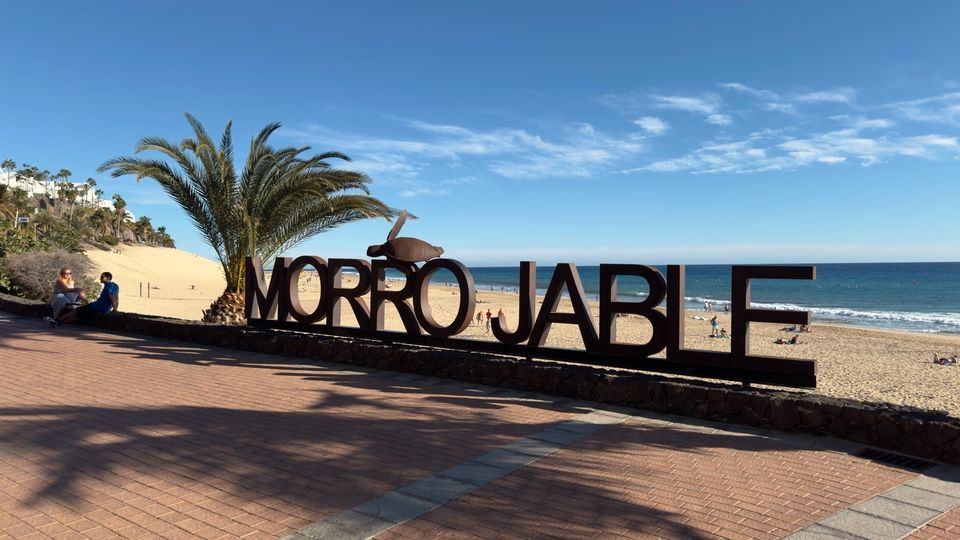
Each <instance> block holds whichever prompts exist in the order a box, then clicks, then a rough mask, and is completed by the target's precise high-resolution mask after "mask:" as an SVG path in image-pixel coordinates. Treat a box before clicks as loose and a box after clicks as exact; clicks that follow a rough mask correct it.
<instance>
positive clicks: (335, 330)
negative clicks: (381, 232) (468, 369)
mask: <svg viewBox="0 0 960 540" xmlns="http://www.w3.org/2000/svg"><path fill="white" fill-rule="evenodd" d="M247 324H248V325H250V326H253V327H257V328H274V329H278V330H293V331H297V332H307V333H311V334H320V335H326V336H334V337H348V338H351V339H357V340H366V341H376V342H381V343H384V344H388V345H389V344H391V343H404V344H409V345H419V346H423V347H433V348H440V349H451V350H458V351H470V352H484V353H491V354H498V355H503V356H515V357H522V358H529V359H533V358H539V359H544V360H559V361H562V362H571V363H576V364H585V365H591V366H600V367H615V368H623V369H635V370H638V371H649V372H654V373H669V374H673V375H689V376H691V377H701V378H709V379H721V380H726V381H734V382H740V383H758V384H770V385H775V386H787V387H792V388H816V386H817V376H816V373H815V372H814V373H810V374H805V373H777V372H772V371H759V370H750V369H740V368H732V367H727V366H718V365H707V364H692V363H690V361H689V360H685V361H684V362H683V363H680V362H674V361H671V360H670V359H669V358H646V357H641V358H630V357H624V356H616V355H609V354H603V353H595V352H587V351H583V350H577V349H557V348H551V347H528V346H525V345H506V344H503V343H499V342H497V341H485V340H473V339H463V338H440V337H435V336H431V335H428V334H425V335H419V336H417V335H410V334H406V333H401V332H375V331H371V330H363V329H360V328H349V327H341V326H328V325H325V324H304V323H298V322H293V321H289V322H282V321H276V320H263V319H247Z"/></svg>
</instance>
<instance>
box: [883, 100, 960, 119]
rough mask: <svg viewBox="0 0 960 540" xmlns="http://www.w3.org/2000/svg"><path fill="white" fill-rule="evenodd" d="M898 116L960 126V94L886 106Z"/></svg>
mask: <svg viewBox="0 0 960 540" xmlns="http://www.w3.org/2000/svg"><path fill="white" fill-rule="evenodd" d="M886 107H887V108H889V109H892V110H893V111H894V112H895V113H896V114H897V115H899V116H901V117H902V118H906V119H907V120H913V121H916V122H934V123H944V124H955V125H956V124H960V92H950V93H947V94H941V95H939V96H932V97H927V98H923V99H915V100H911V101H899V102H896V103H891V104H889V105H887V106H886Z"/></svg>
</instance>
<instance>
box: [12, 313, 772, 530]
mask: <svg viewBox="0 0 960 540" xmlns="http://www.w3.org/2000/svg"><path fill="white" fill-rule="evenodd" d="M11 326H12V327H13V328H11V330H12V331H13V334H7V335H6V336H5V337H3V338H0V345H2V346H3V347H6V346H7V345H10V343H9V341H12V340H19V339H24V338H26V339H29V337H30V335H31V334H32V333H35V332H39V331H43V332H46V329H44V328H41V327H37V328H34V327H33V325H30V324H28V323H22V324H21V323H17V324H13V325H11ZM62 337H63V339H64V340H70V339H79V340H89V341H92V342H94V343H97V344H99V345H101V346H104V347H106V348H107V352H108V353H109V354H116V355H118V356H123V357H129V358H132V359H134V360H137V361H140V360H144V361H169V362H176V363H179V364H186V365H190V366H196V367H197V368H198V371H197V374H196V377H198V378H199V377H203V376H204V374H203V370H202V368H203V367H204V366H211V365H223V366H230V367H234V368H246V369H258V370H273V371H274V373H273V375H276V376H282V377H299V378H301V379H303V380H306V381H310V382H315V383H316V385H317V386H318V388H317V390H316V392H317V394H318V396H319V397H317V398H316V400H315V401H314V402H313V403H312V404H311V405H310V406H309V407H307V408H305V409H303V410H298V411H293V412H290V411H277V410H250V409H235V408H224V407H217V406H209V407H189V406H164V407H152V408H117V407H97V406H50V407H5V408H2V409H0V441H2V442H0V448H2V449H3V452H4V453H9V454H11V455H12V454H17V455H29V456H31V459H30V461H33V462H34V463H35V464H37V465H39V470H40V471H42V473H43V475H44V476H43V478H42V481H41V482H39V483H38V485H37V487H36V489H34V490H33V491H32V493H30V494H29V497H28V498H27V499H26V500H25V503H26V504H27V505H32V504H37V503H38V502H39V501H41V500H42V499H53V500H59V501H66V502H70V503H76V502H78V501H80V500H82V499H83V497H84V496H86V495H87V494H89V486H90V482H91V481H94V479H96V480H95V481H96V482H104V483H105V484H106V485H108V486H112V487H116V488H123V489H134V490H135V489H142V486H143V485H144V482H146V485H149V486H151V487H155V488H156V489H160V488H161V487H164V486H180V487H182V488H185V489H186V490H187V491H188V492H189V491H192V490H196V491H195V492H196V493H198V494H206V493H213V492H211V491H209V490H208V489H207V488H208V487H211V486H212V487H215V488H216V490H218V491H220V492H222V493H227V494H240V496H241V497H245V498H248V499H249V500H253V501H263V500H267V499H271V500H275V501H280V502H282V503H284V504H289V505H295V506H297V507H300V508H303V509H306V510H307V511H308V512H309V514H310V516H311V519H320V518H323V517H325V516H329V515H332V514H335V513H338V512H340V511H342V510H344V509H347V508H350V507H352V506H355V505H357V504H359V503H362V502H364V501H367V500H369V499H371V498H374V497H376V496H378V495H381V494H382V493H385V492H388V491H391V490H393V489H396V488H398V487H400V486H402V485H404V484H406V483H409V482H411V481H414V480H416V479H418V478H422V477H426V476H430V475H432V474H435V473H437V472H439V471H441V470H443V469H445V468H447V467H450V466H453V465H456V464H458V463H462V462H464V461H468V460H470V459H472V458H475V457H478V456H479V455H481V454H483V453H485V452H486V451H489V450H492V449H494V448H496V447H498V446H502V445H503V444H505V443H506V442H509V441H510V440H515V439H518V438H522V437H524V436H528V435H531V434H534V433H536V432H539V431H541V430H543V429H545V428H548V427H550V426H551V425H554V424H555V422H554V421H543V422H532V423H530V422H525V423H516V424H508V425H505V424H504V421H503V419H502V418H501V417H500V416H498V414H497V411H498V410H499V409H502V408H504V407H508V406H510V407H516V406H519V407H536V408H539V409H552V410H556V406H554V405H552V404H551V403H550V402H549V400H543V401H536V400H534V401H530V402H524V401H517V400H514V399H511V398H507V397H496V396H485V395H481V394H477V393H470V392H469V391H467V390H465V389H463V388H458V383H451V384H443V383H441V384H433V385H425V384H424V383H423V382H422V381H419V382H418V380H417V379H411V380H409V381H406V382H404V381H396V380H393V379H390V378H384V377H382V376H380V375H378V373H381V374H382V372H376V371H374V372H373V373H372V374H367V373H363V372H358V371H357V370H356V369H355V368H352V367H348V366H344V367H339V366H331V365H329V364H324V365H310V364H308V363H307V361H305V360H299V359H291V358H285V357H281V356H275V355H266V354H257V353H250V352H242V351H230V350H226V349H219V348H215V347H207V346H201V345H195V344H188V343H182V342H175V341H165V340H156V339H147V338H143V337H136V336H128V335H115V334H106V333H102V332H96V333H92V332H89V331H88V329H85V328H82V329H81V328H77V329H75V330H74V329H71V330H69V331H67V332H63V333H62ZM4 350H6V349H4ZM2 361H3V359H2V358H0V363H2ZM105 361H110V357H109V356H108V357H106V358H105ZM436 381H439V380H436ZM185 384H187V383H185ZM358 390H361V391H362V392H358ZM410 396H415V397H417V398H418V399H409V397H410ZM401 397H404V398H406V399H400V398H401ZM437 403H441V404H444V405H447V407H437ZM606 429H607V430H609V429H623V428H606ZM590 440H591V444H592V446H591V450H590V451H591V455H593V456H602V455H604V454H605V453H609V454H614V453H618V452H621V453H622V452H623V451H625V448H624V444H623V440H622V438H617V437H602V436H595V437H592V438H591V439H590ZM650 444H656V445H661V446H662V447H664V448H669V449H674V450H679V451H682V452H687V453H701V454H706V453H709V452H710V451H711V449H716V448H724V449H733V450H742V451H744V452H764V451H780V450H784V449H785V448H789V447H787V446H785V445H784V444H783V443H780V442H777V441H773V440H769V439H764V438H758V437H744V436H739V435H733V434H723V433H709V434H707V433H698V432H690V433H686V434H684V436H682V437H668V438H661V439H658V440H656V441H651V443H650ZM528 469H530V467H525V468H523V469H520V470H519V471H517V472H515V473H513V474H524V473H525V471H527V470H528ZM530 470H533V469H530ZM744 474H746V470H745V471H744ZM604 475H609V472H608V471H606V469H604V467H603V466H602V464H601V463H599V462H593V461H589V460H588V461H585V462H583V463H579V465H578V468H577V470H567V471H566V472H565V474H543V471H541V474H540V475H539V476H537V477H535V478H534V480H532V482H533V485H531V486H528V487H529V488H530V489H533V490H535V491H537V492H538V493H542V496H543V498H544V499H548V498H550V496H551V494H552V493H571V492H584V482H585V478H587V477H588V476H589V477H590V478H591V479H592V480H590V482H589V489H588V493H585V494H584V497H588V498H589V499H590V505H589V508H592V509H594V511H592V513H590V516H591V517H589V519H588V520H589V521H590V522H589V523H587V524H585V525H584V526H586V527H591V528H594V529H596V530H603V528H604V527H605V524H607V523H608V522H609V520H611V519H613V518H614V517H617V516H621V517H622V516H624V515H629V516H633V518H632V519H633V520H634V524H635V525H637V526H639V525H642V524H643V523H654V524H656V525H657V527H660V528H662V530H663V531H664V532H663V533H662V534H665V535H667V536H672V537H678V538H679V537H682V538H707V537H708V535H705V534H703V533H702V531H699V530H697V529H695V528H691V527H689V526H687V525H685V524H684V521H685V519H684V517H683V516H681V513H680V512H675V513H674V512H667V511H663V510H661V509H657V508H653V507H652V506H644V505H638V504H636V503H635V502H631V500H630V499H631V497H630V494H629V493H624V492H623V490H622V489H620V487H619V486H618V485H617V484H616V479H615V478H609V483H608V482H603V481H598V480H597V479H598V478H603V477H604ZM157 479H160V480H157ZM151 482H153V483H151ZM0 489H2V488H0ZM161 491H162V489H161ZM212 496H213V495H212ZM569 504H576V502H575V501H574V502H571V503H569ZM529 511H530V512H533V513H536V512H537V509H536V508H535V507H530V508H529ZM535 517H536V519H534V517H532V516H528V515H524V513H522V512H521V513H516V514H511V513H508V512H505V513H503V514H502V515H501V518H500V521H499V522H498V529H501V530H506V531H511V534H513V532H516V535H517V536H531V537H532V536H537V535H541V536H561V537H562V536H569V535H568V534H564V533H563V531H564V530H568V529H563V528H562V527H561V528H558V529H550V530H544V529H543V527H542V520H543V516H542V515H539V514H538V515H537V516H535ZM557 519H558V520H559V521H558V522H559V523H563V522H564V520H565V519H572V518H570V517H569V516H566V517H565V516H564V515H562V514H561V515H558V516H557ZM584 519H587V518H584Z"/></svg>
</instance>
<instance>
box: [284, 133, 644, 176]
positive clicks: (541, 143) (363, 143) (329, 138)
mask: <svg viewBox="0 0 960 540" xmlns="http://www.w3.org/2000/svg"><path fill="white" fill-rule="evenodd" d="M404 123H405V125H406V127H408V128H410V129H412V130H413V131H414V132H415V133H416V136H413V137H410V138H402V139H386V138H371V137H366V136H360V135H351V134H345V133H340V132H336V131H333V130H329V129H326V128H324V127H321V126H315V125H314V126H309V127H308V128H307V129H305V130H285V132H284V133H285V134H286V135H288V136H290V137H293V138H295V139H297V140H299V141H303V142H307V143H309V144H315V145H323V146H334V147H337V148H342V149H344V150H345V151H346V152H347V153H354V154H356V153H359V154H358V155H359V160H358V161H357V162H354V165H355V166H357V168H360V169H361V170H366V171H368V172H381V173H390V174H395V175H398V176H405V177H416V176H418V175H419V173H420V170H421V169H422V166H421V165H419V164H418V163H417V162H416V161H415V160H416V159H419V160H447V161H451V162H459V161H461V160H464V159H471V158H481V159H484V160H487V167H488V168H489V170H490V171H492V172H494V173H496V174H498V175H500V176H505V177H508V178H545V177H563V176H565V177H571V176H576V177H585V176H590V175H594V174H597V172H598V170H600V169H602V168H603V167H608V166H611V165H615V164H616V163H617V162H619V161H621V160H623V159H625V158H628V157H630V156H634V155H636V154H638V153H639V152H641V151H643V150H644V145H643V143H642V141H641V136H640V134H639V133H628V134H626V135H624V136H621V137H615V136H611V135H607V134H605V133H602V132H600V131H598V130H596V129H595V128H594V127H593V126H592V125H590V124H588V123H584V122H576V123H570V124H567V125H565V126H563V127H562V128H561V129H560V130H559V132H558V134H557V136H556V138H555V139H554V140H548V139H546V138H545V137H542V136H540V135H538V134H534V133H530V132H528V131H526V130H523V129H516V128H501V129H494V130H490V131H476V130H472V129H469V128H466V127H462V126H456V125H447V124H432V123H428V122H423V121H420V120H412V121H404ZM360 166H366V167H369V169H362V168H361V167H360Z"/></svg>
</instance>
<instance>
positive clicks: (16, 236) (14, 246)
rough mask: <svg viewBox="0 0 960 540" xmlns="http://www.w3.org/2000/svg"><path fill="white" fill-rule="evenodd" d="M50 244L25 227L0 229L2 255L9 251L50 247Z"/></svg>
mask: <svg viewBox="0 0 960 540" xmlns="http://www.w3.org/2000/svg"><path fill="white" fill-rule="evenodd" d="M49 248H50V244H49V243H48V242H46V241H45V240H43V239H41V238H37V237H36V236H35V235H34V234H33V231H31V230H30V229H25V228H10V229H0V257H4V256H6V255H7V254H8V253H24V252H27V251H34V250H44V249H49Z"/></svg>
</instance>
